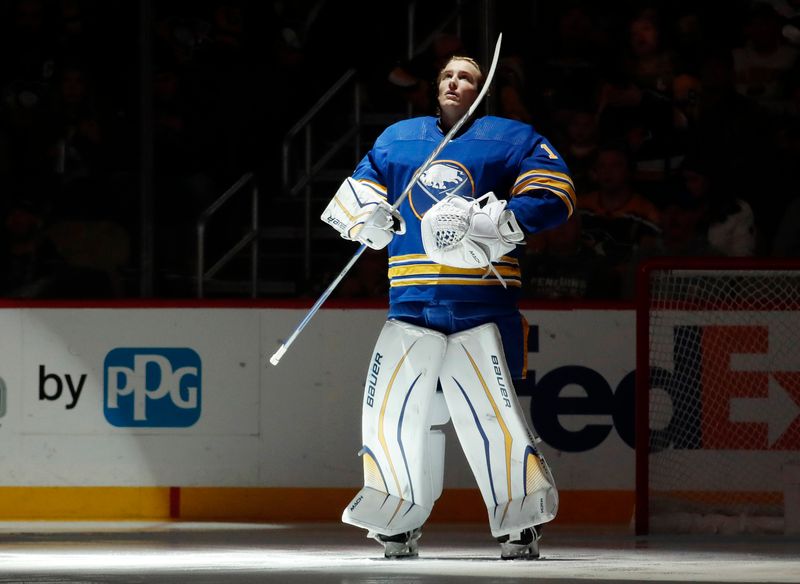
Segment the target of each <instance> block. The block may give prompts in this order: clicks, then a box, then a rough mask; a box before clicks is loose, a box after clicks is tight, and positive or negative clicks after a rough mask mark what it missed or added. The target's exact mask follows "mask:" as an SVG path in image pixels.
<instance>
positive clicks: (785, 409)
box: [637, 269, 800, 533]
mask: <svg viewBox="0 0 800 584" xmlns="http://www.w3.org/2000/svg"><path fill="white" fill-rule="evenodd" d="M649 289H650V294H649V300H648V305H647V311H648V317H649V327H648V332H647V337H648V338H647V343H646V347H647V348H646V350H647V354H648V361H649V366H650V391H649V423H648V425H647V427H648V429H649V440H647V441H646V443H648V446H649V456H648V462H647V467H648V472H647V486H646V488H647V489H648V493H647V495H648V500H649V503H648V513H649V525H650V532H665V531H666V532H717V533H726V532H730V533H741V532H753V531H758V532H761V531H766V532H770V531H781V530H782V526H783V519H782V518H783V491H782V478H781V471H782V467H783V465H784V464H786V463H787V462H790V461H792V460H797V459H798V458H800V454H799V453H798V451H799V450H800V272H798V271H796V270H735V269H715V270H704V269H680V270H679V269H654V270H652V271H650V276H649ZM640 350H641V345H640ZM640 395H641V394H640ZM643 442H645V441H642V442H639V443H640V444H641V443H643ZM637 488H642V486H641V485H638V486H637Z"/></svg>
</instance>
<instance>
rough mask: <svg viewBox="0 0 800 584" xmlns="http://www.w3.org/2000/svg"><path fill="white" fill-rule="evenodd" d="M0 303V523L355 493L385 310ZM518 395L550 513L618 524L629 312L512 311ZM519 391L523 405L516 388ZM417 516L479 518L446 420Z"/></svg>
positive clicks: (271, 508)
mask: <svg viewBox="0 0 800 584" xmlns="http://www.w3.org/2000/svg"><path fill="white" fill-rule="evenodd" d="M306 310H307V308H305V307H299V308H279V307H278V308H276V307H268V306H264V305H257V304H253V305H247V304H239V305H230V304H229V305H219V304H218V305H211V304H185V305H166V304H164V305H149V306H137V305H135V304H124V303H118V304H107V305H102V306H101V305H88V304H73V305H70V304H51V305H33V306H23V305H14V304H6V305H5V307H4V308H3V309H2V310H0V378H1V379H2V383H0V443H2V445H3V447H2V450H0V476H1V477H2V479H0V485H2V486H0V519H3V518H62V517H69V518H78V519H80V518H87V519H88V518H98V517H99V518H103V517H108V518H120V517H123V518H124V517H144V518H152V517H156V518H157V517H164V518H170V517H171V518H187V519H189V518H198V519H199V518H209V519H211V518H219V519H255V520H260V519H311V520H315V519H324V520H327V519H335V518H337V517H338V516H339V514H340V513H341V507H342V506H343V505H344V504H345V503H346V502H347V501H348V500H349V499H350V497H351V496H352V494H353V492H354V489H357V488H358V487H359V486H360V484H361V462H360V460H359V458H358V457H357V451H358V450H359V446H360V428H359V424H360V407H361V406H360V403H361V399H362V388H363V380H364V377H365V374H366V366H367V364H368V358H369V356H370V354H371V350H372V345H373V343H374V341H375V338H376V335H377V333H378V331H379V329H380V327H381V324H382V323H383V321H384V319H385V313H386V312H385V308H382V307H379V308H356V307H348V308H327V309H323V310H322V311H320V312H319V313H318V314H317V315H316V316H315V317H314V319H313V320H312V321H311V323H310V324H309V325H308V327H307V328H306V329H305V330H304V331H303V333H302V334H301V335H300V336H299V337H298V339H297V341H296V342H295V343H294V345H292V347H291V348H290V350H289V352H288V353H287V354H286V355H285V357H283V360H282V361H281V362H280V364H279V365H278V366H277V367H272V366H270V365H269V363H268V358H269V356H270V355H271V354H272V353H273V352H274V350H275V349H276V348H277V346H278V342H279V340H280V339H281V338H285V337H286V336H287V335H288V334H289V333H290V332H291V331H292V330H293V329H294V327H295V326H296V324H297V323H298V322H299V321H300V319H302V317H303V316H304V315H305V314H306ZM524 314H525V315H526V317H527V319H528V321H529V322H530V324H531V325H532V326H531V335H530V337H529V369H530V375H529V378H528V380H526V382H525V383H524V384H521V385H520V387H518V392H519V394H520V401H521V403H522V406H523V408H524V409H525V410H526V414H527V415H528V416H529V417H530V419H531V420H532V422H533V425H534V427H535V428H536V430H537V432H538V433H539V434H540V435H541V436H542V438H543V439H544V443H543V444H542V448H543V451H544V452H545V454H546V456H547V458H548V460H549V462H550V464H551V466H552V467H553V470H554V473H555V475H556V480H557V482H558V485H559V488H560V490H561V495H562V506H561V515H560V520H561V521H565V522H566V521H581V522H585V521H599V522H623V523H624V522H628V521H629V520H630V518H631V516H632V505H633V492H632V491H633V487H634V455H633V450H632V440H633V418H632V416H633V402H632V399H633V369H634V361H635V359H634V346H635V345H634V334H635V331H634V328H635V326H634V325H635V323H634V318H635V314H634V311H633V310H632V309H629V308H627V307H620V308H606V309H596V308H576V309H570V308H569V307H566V308H558V309H553V308H546V309H535V308H530V309H526V310H525V311H524ZM532 395H535V396H536V397H535V398H532V397H531V396H532ZM447 433H448V437H447V461H448V462H447V472H446V476H445V495H444V496H443V498H442V499H441V500H440V501H439V503H438V504H437V508H436V509H435V511H434V518H437V519H440V520H443V521H447V520H462V519H464V520H475V519H477V520H482V519H483V518H484V517H485V509H483V505H482V503H481V500H480V496H479V494H478V492H477V491H476V489H475V487H474V481H473V478H472V476H471V474H470V472H469V469H468V467H467V465H466V462H465V460H464V458H463V455H462V453H461V451H460V447H459V446H458V444H457V441H456V439H455V434H454V433H453V432H452V431H451V428H450V427H449V426H448V430H447Z"/></svg>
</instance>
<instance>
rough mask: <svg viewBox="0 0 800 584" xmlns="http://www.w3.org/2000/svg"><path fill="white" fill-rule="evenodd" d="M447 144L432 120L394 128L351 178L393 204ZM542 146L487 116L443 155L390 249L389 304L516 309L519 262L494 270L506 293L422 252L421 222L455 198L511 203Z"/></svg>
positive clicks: (525, 131)
mask: <svg viewBox="0 0 800 584" xmlns="http://www.w3.org/2000/svg"><path fill="white" fill-rule="evenodd" d="M443 137H444V134H443V133H442V131H441V130H440V129H439V128H438V126H437V119H436V118H434V117H421V118H414V119H410V120H405V121H402V122H399V123H397V124H394V125H392V126H390V127H389V128H388V129H387V130H386V131H385V132H384V133H383V134H382V135H381V136H380V137H379V138H378V140H377V141H376V143H375V146H374V147H373V148H372V150H371V151H370V153H369V154H368V155H367V156H366V157H364V159H363V160H362V161H361V163H360V164H359V165H358V167H357V168H356V171H355V172H354V173H353V177H354V178H356V179H359V180H363V181H368V182H370V183H371V184H373V185H376V186H377V187H379V188H380V190H382V191H384V192H385V193H386V196H387V200H388V201H389V203H394V201H395V200H396V199H397V198H398V197H400V195H401V194H402V192H403V189H404V188H405V187H406V185H407V184H408V183H409V182H410V180H411V177H412V176H413V174H414V173H415V172H416V171H417V169H418V168H419V167H420V166H422V164H423V163H424V162H425V160H426V159H427V157H428V156H429V155H430V153H431V152H432V151H433V149H434V148H435V147H436V146H437V145H438V144H439V142H440V141H441V140H442V139H443ZM539 141H541V137H540V136H539V135H538V134H537V133H536V132H535V131H534V130H533V128H531V127H530V126H528V125H526V124H521V123H519V122H515V121H513V120H508V119H505V118H497V117H492V116H487V117H483V118H479V119H477V120H475V121H474V122H473V123H472V124H471V125H470V126H469V127H468V128H467V129H466V130H465V131H463V133H461V134H460V135H458V136H457V137H456V138H455V139H453V140H452V141H451V142H450V143H449V144H448V145H447V146H446V147H445V148H444V150H443V151H442V152H441V154H440V155H439V156H438V158H437V159H436V160H434V161H433V163H432V164H431V165H430V167H429V168H428V169H427V170H426V171H425V172H424V173H423V174H422V176H421V177H420V179H419V180H418V181H417V183H416V184H415V185H414V187H413V188H412V190H411V193H410V194H409V196H408V197H407V199H406V200H405V201H404V202H403V204H402V205H401V206H400V209H399V210H400V212H401V214H402V215H403V217H404V218H405V220H406V234H405V235H404V236H401V237H395V238H394V239H393V240H392V242H391V244H390V245H389V280H390V285H391V288H390V300H392V301H395V302H398V301H403V302H406V301H427V300H432V299H439V300H454V301H458V300H460V299H464V300H469V301H471V302H476V301H478V302H481V301H484V302H489V303H498V302H508V303H514V302H515V301H516V298H517V293H518V291H519V288H520V287H521V277H520V269H519V261H518V260H517V258H516V257H515V255H516V254H513V253H512V254H511V255H509V256H504V257H503V258H502V260H501V261H500V262H495V266H496V267H497V269H498V271H499V272H500V274H501V275H502V276H503V278H504V279H505V280H506V283H507V284H508V288H507V289H505V288H503V286H502V285H501V282H500V281H499V280H498V279H497V278H496V277H495V276H494V275H492V274H490V275H488V276H485V274H486V270H485V269H468V268H454V267H450V266H442V265H439V264H436V263H434V262H432V261H430V260H429V259H428V257H427V256H426V255H425V251H424V249H423V246H422V238H421V235H420V222H421V220H422V216H423V215H424V214H425V213H426V212H427V211H428V209H430V208H431V207H432V206H433V205H434V204H436V203H437V202H439V201H440V200H442V199H443V198H444V197H445V196H447V195H450V194H456V195H461V196H464V197H470V198H473V197H478V196H480V195H483V194H485V193H487V192H489V191H493V192H494V193H495V194H496V195H497V197H498V198H507V197H508V193H510V192H511V189H512V187H513V186H514V183H515V181H516V180H517V178H518V177H519V175H520V174H521V172H523V171H524V161H525V160H526V159H527V158H528V157H530V156H531V153H532V152H533V151H534V149H535V147H536V145H537V144H538V142H539ZM484 276H485V277H484Z"/></svg>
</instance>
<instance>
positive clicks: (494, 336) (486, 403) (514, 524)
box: [441, 323, 558, 537]
mask: <svg viewBox="0 0 800 584" xmlns="http://www.w3.org/2000/svg"><path fill="white" fill-rule="evenodd" d="M441 383H442V388H443V390H444V397H445V399H446V400H447V406H448V408H449V410H450V415H451V417H452V420H453V426H454V427H455V430H456V434H458V438H459V441H460V442H461V446H462V448H463V449H464V453H465V455H466V457H467V461H468V462H469V465H470V468H471V469H472V472H473V474H474V475H475V479H476V481H477V483H478V487H479V488H480V490H481V494H482V495H483V500H484V502H485V503H486V507H487V509H488V512H489V523H490V526H491V530H492V535H494V536H495V537H500V536H502V535H505V534H508V533H511V532H514V531H519V530H521V529H525V528H526V527H531V526H533V525H539V524H542V523H546V522H548V521H552V520H553V519H554V518H555V516H556V512H557V510H558V491H557V489H556V485H555V481H554V480H553V476H552V473H551V472H550V469H549V468H548V466H547V463H546V461H545V460H544V457H543V456H542V455H541V453H540V452H539V450H538V449H537V448H536V440H535V438H534V436H533V433H532V432H531V431H530V429H529V427H528V424H527V421H526V420H525V416H524V414H523V412H522V408H520V405H519V402H518V401H517V396H516V392H515V391H514V387H513V385H512V381H511V376H510V373H509V370H508V366H507V364H506V360H505V355H504V353H503V345H502V341H501V339H500V333H499V331H498V329H497V326H496V325H494V324H492V323H490V324H485V325H482V326H479V327H475V328H473V329H470V330H468V331H464V332H461V333H456V334H453V335H450V336H449V337H448V345H447V353H446V356H445V362H444V365H443V367H442V372H441Z"/></svg>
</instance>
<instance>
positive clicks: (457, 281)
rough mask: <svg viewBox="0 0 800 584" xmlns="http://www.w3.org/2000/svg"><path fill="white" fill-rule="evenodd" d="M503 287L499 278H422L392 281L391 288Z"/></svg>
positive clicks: (508, 282)
mask: <svg viewBox="0 0 800 584" xmlns="http://www.w3.org/2000/svg"><path fill="white" fill-rule="evenodd" d="M445 285H447V286H502V285H503V283H502V282H501V281H500V280H498V279H497V278H491V279H490V278H487V279H485V280H481V279H480V278H476V279H474V280H464V279H461V278H420V279H413V280H392V281H391V282H390V283H389V286H390V287H392V288H398V287H403V286H445ZM506 285H507V286H510V287H512V288H521V287H522V282H520V281H519V280H511V279H507V280H506Z"/></svg>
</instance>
